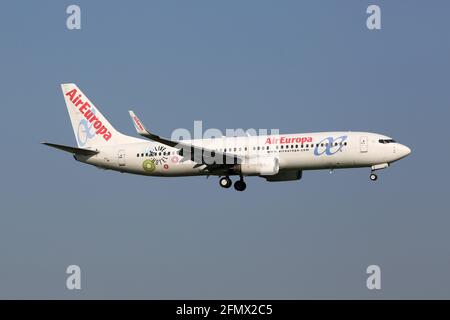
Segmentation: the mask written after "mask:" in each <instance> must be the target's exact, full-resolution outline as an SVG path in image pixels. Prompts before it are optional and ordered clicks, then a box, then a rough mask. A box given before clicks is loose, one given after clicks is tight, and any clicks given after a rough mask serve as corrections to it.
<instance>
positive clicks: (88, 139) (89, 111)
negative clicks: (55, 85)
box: [61, 83, 132, 148]
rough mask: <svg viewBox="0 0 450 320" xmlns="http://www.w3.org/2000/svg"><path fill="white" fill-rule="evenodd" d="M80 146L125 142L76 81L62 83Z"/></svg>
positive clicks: (124, 137) (123, 137)
mask: <svg viewBox="0 0 450 320" xmlns="http://www.w3.org/2000/svg"><path fill="white" fill-rule="evenodd" d="M61 89H62V91H63V95H64V99H65V101H66V105H67V110H68V111H69V116H70V121H71V122H72V127H73V132H74V133H75V138H76V139H77V144H78V147H80V148H81V147H83V148H86V147H92V146H102V145H113V144H118V143H124V142H125V141H124V140H125V139H126V138H130V139H132V137H127V136H125V135H123V134H121V133H120V132H118V131H117V130H116V129H114V127H113V126H112V125H111V124H110V123H109V122H108V120H106V118H105V117H104V116H103V115H102V114H101V113H100V111H99V110H98V109H97V108H96V107H95V106H94V104H93V103H92V102H91V101H90V100H89V99H88V98H87V97H86V96H85V95H84V94H83V92H81V90H80V89H79V88H78V87H77V86H76V85H75V84H74V83H65V84H62V85H61Z"/></svg>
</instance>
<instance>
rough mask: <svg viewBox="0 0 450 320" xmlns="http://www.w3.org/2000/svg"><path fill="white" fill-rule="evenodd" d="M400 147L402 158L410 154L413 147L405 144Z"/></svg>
mask: <svg viewBox="0 0 450 320" xmlns="http://www.w3.org/2000/svg"><path fill="white" fill-rule="evenodd" d="M399 149H400V150H399V151H400V152H399V153H400V155H401V157H402V158H404V157H406V156H407V155H409V154H410V153H411V149H410V148H408V147H407V146H405V145H403V144H401V145H400V148H399Z"/></svg>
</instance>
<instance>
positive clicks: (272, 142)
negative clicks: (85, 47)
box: [76, 132, 411, 176]
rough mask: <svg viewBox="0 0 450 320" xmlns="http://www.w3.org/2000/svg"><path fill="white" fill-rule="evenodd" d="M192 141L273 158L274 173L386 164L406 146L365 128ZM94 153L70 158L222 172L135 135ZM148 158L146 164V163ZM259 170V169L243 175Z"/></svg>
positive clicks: (137, 168)
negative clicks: (276, 167)
mask: <svg viewBox="0 0 450 320" xmlns="http://www.w3.org/2000/svg"><path fill="white" fill-rule="evenodd" d="M183 142H184V143H190V144H192V145H194V146H197V147H201V148H205V149H209V150H215V151H217V152H224V153H227V154H230V155H238V156H240V157H245V158H248V159H251V158H255V157H256V158H259V159H264V158H270V159H274V158H276V159H277V161H278V164H279V172H280V173H282V172H289V171H292V172H295V171H297V172H301V171H302V170H317V169H338V168H356V167H372V168H374V166H379V165H389V164H390V163H392V162H394V161H397V160H399V159H401V158H404V157H405V156H407V155H408V154H409V153H410V152H411V150H410V149H409V148H408V147H406V146H404V145H402V144H400V143H397V142H395V141H393V140H392V139H391V138H389V137H386V136H384V135H380V134H375V133H368V132H318V133H299V134H286V135H283V134H281V135H269V136H249V137H221V138H214V139H199V140H191V141H186V140H184V141H183ZM96 150H97V151H99V153H98V154H96V155H94V156H81V155H77V156H76V159H77V160H79V161H82V162H85V163H88V164H92V165H95V166H97V167H100V168H104V169H110V170H116V171H120V172H128V173H133V174H140V175H149V176H195V175H210V174H216V175H225V173H210V172H207V171H205V170H203V169H204V168H203V167H202V166H201V165H198V164H197V163H195V162H193V161H191V160H182V157H181V156H180V155H179V154H178V151H179V149H177V148H172V147H169V146H167V145H164V144H161V143H157V142H152V141H150V142H149V141H146V140H142V139H135V140H134V141H133V142H132V143H127V144H117V145H113V146H104V147H97V148H96ZM150 162H151V163H150ZM380 168H381V167H380ZM249 175H260V174H249Z"/></svg>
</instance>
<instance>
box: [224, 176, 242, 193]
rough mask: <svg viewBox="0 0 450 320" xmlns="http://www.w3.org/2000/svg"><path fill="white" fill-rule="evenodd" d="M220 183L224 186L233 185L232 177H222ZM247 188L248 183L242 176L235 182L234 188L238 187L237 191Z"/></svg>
mask: <svg viewBox="0 0 450 320" xmlns="http://www.w3.org/2000/svg"><path fill="white" fill-rule="evenodd" d="M219 184H220V186H221V187H222V188H229V187H231V185H232V184H233V182H232V181H231V179H230V177H228V176H227V177H222V178H220V180H219ZM245 188H247V184H246V183H245V181H244V179H243V178H242V177H241V178H240V179H239V180H236V181H235V182H234V189H236V190H237V191H244V190H245Z"/></svg>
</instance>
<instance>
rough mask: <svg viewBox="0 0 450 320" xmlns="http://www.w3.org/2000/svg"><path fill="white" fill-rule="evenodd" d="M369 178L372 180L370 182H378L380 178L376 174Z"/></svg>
mask: <svg viewBox="0 0 450 320" xmlns="http://www.w3.org/2000/svg"><path fill="white" fill-rule="evenodd" d="M369 178H370V180H372V181H377V179H378V176H377V175H376V174H375V173H373V172H372V173H371V174H370V176H369Z"/></svg>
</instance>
